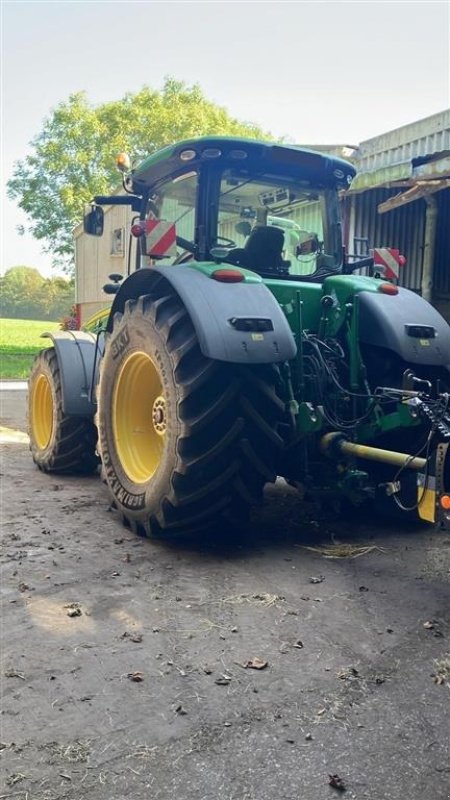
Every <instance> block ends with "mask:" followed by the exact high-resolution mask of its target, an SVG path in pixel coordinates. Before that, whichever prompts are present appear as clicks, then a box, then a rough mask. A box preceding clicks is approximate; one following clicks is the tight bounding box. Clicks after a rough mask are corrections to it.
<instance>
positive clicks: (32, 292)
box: [0, 266, 75, 321]
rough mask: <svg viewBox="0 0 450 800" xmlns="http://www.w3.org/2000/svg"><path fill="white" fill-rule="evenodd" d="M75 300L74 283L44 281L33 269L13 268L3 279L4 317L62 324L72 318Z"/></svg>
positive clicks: (1, 309)
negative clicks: (69, 317) (61, 322)
mask: <svg viewBox="0 0 450 800" xmlns="http://www.w3.org/2000/svg"><path fill="white" fill-rule="evenodd" d="M74 299H75V286H74V281H73V280H67V279H66V278H61V277H57V278H44V277H43V276H42V275H41V274H40V272H38V270H37V269H34V268H33V267H24V266H19V267H11V269H8V270H7V271H6V272H5V274H4V275H2V276H1V277H0V316H2V317H7V318H15V319H42V320H46V319H48V320H55V321H56V320H58V319H61V317H63V316H66V315H69V314H70V310H71V307H72V306H73V303H74Z"/></svg>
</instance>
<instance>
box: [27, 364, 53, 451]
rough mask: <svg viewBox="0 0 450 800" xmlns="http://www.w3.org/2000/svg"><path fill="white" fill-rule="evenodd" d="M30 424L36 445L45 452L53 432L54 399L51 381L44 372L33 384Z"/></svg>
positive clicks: (31, 389)
mask: <svg viewBox="0 0 450 800" xmlns="http://www.w3.org/2000/svg"><path fill="white" fill-rule="evenodd" d="M30 423H31V436H32V438H33V440H34V442H35V444H36V445H37V447H38V448H39V450H45V448H46V447H47V445H48V443H49V442H50V439H51V437H52V432H53V397H52V389H51V386H50V381H49V379H48V378H47V376H46V375H44V373H43V372H41V373H40V374H38V375H37V377H36V379H35V380H34V381H33V383H32V384H31V388H30Z"/></svg>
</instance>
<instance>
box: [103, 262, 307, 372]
mask: <svg viewBox="0 0 450 800" xmlns="http://www.w3.org/2000/svg"><path fill="white" fill-rule="evenodd" d="M161 278H164V280H166V281H167V283H168V284H169V285H170V287H172V289H173V290H174V291H175V292H176V293H177V295H178V296H179V297H180V299H181V300H182V302H183V303H184V305H185V306H186V309H187V311H188V313H189V316H190V318H191V320H192V324H193V326H194V328H195V331H196V334H197V337H198V341H199V345H200V349H201V351H202V353H203V355H204V356H206V357H208V358H212V359H215V360H217V361H228V362H233V363H241V364H271V363H275V362H279V361H288V360H290V359H292V358H294V357H295V355H296V352H297V347H296V344H295V340H294V337H293V334H292V331H291V329H290V327H289V324H288V322H287V320H286V317H285V316H284V314H283V312H282V310H281V308H280V306H279V304H278V302H277V301H276V299H275V297H274V296H273V294H272V293H271V292H270V291H269V289H268V288H267V287H266V286H265V285H264V283H245V282H241V283H221V282H219V281H216V280H214V279H212V278H211V277H209V275H206V274H204V273H203V272H199V271H197V270H195V269H191V268H189V267H188V266H186V265H178V266H161V267H150V268H144V269H140V270H137V271H136V272H134V273H133V274H132V275H130V277H129V278H127V280H126V281H125V282H124V283H123V284H122V286H121V287H120V289H119V292H118V293H117V295H116V297H115V299H114V303H113V306H112V309H111V314H110V317H109V320H108V328H107V330H111V329H112V320H113V317H114V314H115V313H116V312H123V309H124V307H125V303H126V301H127V300H129V299H131V298H137V297H140V296H141V295H145V294H149V293H150V292H151V290H152V288H153V286H154V285H155V283H157V282H159V280H161ZM235 319H238V320H248V321H249V322H248V325H249V327H250V328H251V327H252V325H253V329H250V330H238V329H236V327H234V326H233V324H232V323H231V320H235ZM258 320H259V321H261V320H264V322H266V321H267V320H268V321H269V324H267V323H266V324H267V327H270V326H271V327H272V330H264V331H261V330H259V323H258Z"/></svg>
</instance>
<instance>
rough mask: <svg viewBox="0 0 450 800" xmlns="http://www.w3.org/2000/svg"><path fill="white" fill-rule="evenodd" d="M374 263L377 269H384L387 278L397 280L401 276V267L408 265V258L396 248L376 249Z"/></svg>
mask: <svg viewBox="0 0 450 800" xmlns="http://www.w3.org/2000/svg"><path fill="white" fill-rule="evenodd" d="M373 263H374V264H375V266H376V267H381V268H382V270H383V272H384V276H385V277H386V278H391V280H395V279H397V278H398V276H399V273H400V267H403V266H404V265H405V264H406V258H405V256H402V255H400V250H397V249H396V248H395V247H375V248H374V250H373Z"/></svg>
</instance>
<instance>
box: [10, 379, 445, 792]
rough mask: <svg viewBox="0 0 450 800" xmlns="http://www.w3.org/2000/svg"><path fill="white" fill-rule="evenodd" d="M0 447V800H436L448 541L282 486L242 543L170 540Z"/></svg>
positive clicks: (97, 495) (18, 447) (16, 438)
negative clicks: (340, 514) (322, 508)
mask: <svg viewBox="0 0 450 800" xmlns="http://www.w3.org/2000/svg"><path fill="white" fill-rule="evenodd" d="M0 396H1V400H2V421H1V425H3V426H7V427H8V428H9V429H14V430H16V431H19V432H20V431H25V411H24V409H25V394H24V392H23V391H22V390H15V391H10V390H8V389H7V390H3V391H2V392H1V393H0ZM0 434H1V435H2V436H3V441H4V442H5V443H4V445H3V460H2V468H1V471H2V528H3V534H2V537H3V548H2V557H1V560H2V583H1V590H2V597H3V624H2V630H1V637H2V642H1V644H2V652H1V656H2V663H1V683H2V692H3V703H2V716H1V723H2V728H1V737H0V738H1V745H0V747H1V756H2V768H1V776H2V787H1V791H0V798H10V797H11V798H15V800H80V798H83V799H86V800H103V799H104V800H120V799H121V798H130V800H131V799H132V800H144V798H146V799H147V798H152V800H172V798H177V800H328V799H329V798H330V799H331V800H332V798H333V797H338V796H339V795H341V794H342V795H343V796H345V797H348V798H357V800H404V798H408V800H419V798H420V800H422V798H427V799H428V798H429V800H448V798H450V752H449V732H450V721H449V719H450V716H449V703H450V693H449V689H450V643H449V637H450V602H449V589H450V581H449V577H450V537H449V536H448V534H444V533H442V532H439V531H436V530H433V529H429V528H428V529H426V528H425V529H411V528H407V527H402V528H399V527H392V526H391V527H387V526H386V525H385V524H382V523H380V522H379V521H377V520H375V519H367V520H366V521H365V522H361V521H360V520H358V519H356V518H355V519H353V520H350V521H349V520H347V521H345V522H342V521H332V522H330V521H326V520H324V519H323V518H321V517H320V516H318V514H317V513H315V511H314V509H312V508H310V507H305V506H304V505H302V504H301V503H300V502H299V500H298V498H297V496H296V495H295V494H293V492H292V490H290V489H289V488H288V487H287V486H286V485H285V484H283V483H280V484H279V485H277V486H276V487H272V488H269V489H268V490H267V492H266V496H265V500H264V504H263V506H262V508H260V509H258V510H257V511H256V512H255V514H254V517H253V521H252V524H251V526H250V527H249V529H248V531H247V534H246V536H245V538H244V539H243V540H242V541H241V542H240V543H238V544H236V542H234V543H227V541H226V540H224V539H223V538H222V539H221V540H217V539H216V538H215V536H214V531H211V537H210V539H209V541H207V542H206V541H205V542H204V543H203V544H201V545H199V544H197V545H194V544H190V545H189V544H188V543H186V544H184V545H180V544H178V545H171V546H168V545H164V544H161V543H155V542H152V541H148V540H142V539H139V538H137V537H135V536H134V535H132V534H131V533H130V532H129V531H127V530H125V529H124V528H122V527H121V525H120V524H119V522H118V520H117V519H116V518H115V516H114V514H113V513H111V512H110V511H109V500H108V497H107V495H106V492H105V489H104V488H103V487H102V484H101V482H100V480H99V479H98V478H61V477H55V476H47V475H43V474H41V473H40V472H38V470H37V469H35V467H34V466H33V464H32V461H31V458H30V456H29V453H28V446H27V443H26V437H25V436H23V433H22V435H20V433H17V432H16V433H11V430H10V431H9V432H8V431H5V429H4V428H3V429H1V430H0ZM343 545H345V546H346V547H344V546H343ZM256 667H262V668H260V669H258V668H256ZM330 776H335V777H333V778H330ZM333 784H334V785H333ZM344 788H345V793H344V791H343V789H344Z"/></svg>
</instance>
